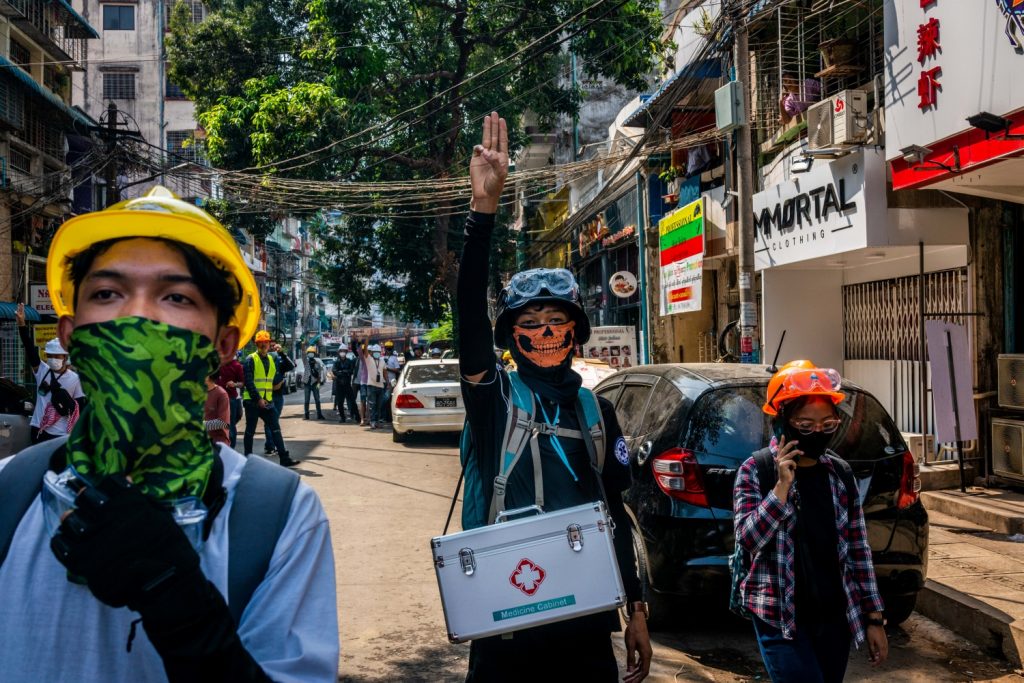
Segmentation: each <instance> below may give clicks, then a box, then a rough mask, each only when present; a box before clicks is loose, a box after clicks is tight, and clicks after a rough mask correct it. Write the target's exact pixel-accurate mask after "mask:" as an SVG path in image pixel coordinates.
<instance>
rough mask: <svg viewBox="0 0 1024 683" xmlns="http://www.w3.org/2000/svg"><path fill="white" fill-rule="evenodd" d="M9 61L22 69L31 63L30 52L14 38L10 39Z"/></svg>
mask: <svg viewBox="0 0 1024 683" xmlns="http://www.w3.org/2000/svg"><path fill="white" fill-rule="evenodd" d="M11 61H12V62H14V63H15V64H17V65H18V66H20V67H23V68H28V65H29V64H31V63H32V53H31V51H29V49H28V47H27V46H25V45H23V44H22V43H19V42H18V41H16V40H15V39H14V38H11Z"/></svg>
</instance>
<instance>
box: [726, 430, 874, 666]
mask: <svg viewBox="0 0 1024 683" xmlns="http://www.w3.org/2000/svg"><path fill="white" fill-rule="evenodd" d="M773 450H774V449H773ZM819 462H821V463H822V464H824V465H825V466H826V467H827V468H828V471H829V481H830V483H831V487H832V503H833V505H834V506H835V509H836V528H837V529H838V531H839V543H838V551H839V566H840V568H841V570H842V574H843V576H842V579H843V588H844V589H845V592H846V620H847V621H848V622H849V624H850V632H851V633H852V635H853V641H854V644H855V645H856V646H857V647H860V644H861V643H862V642H864V623H863V615H864V614H867V613H869V612H881V611H882V608H883V605H882V598H881V596H880V595H879V594H878V585H877V583H876V582H875V570H874V566H873V565H872V564H871V548H870V546H869V545H868V538H867V531H866V530H865V527H864V514H863V513H862V512H861V508H860V505H856V506H854V518H853V520H850V519H849V506H848V504H847V491H846V487H845V486H844V485H843V481H842V479H841V478H840V476H839V473H838V472H836V470H835V467H834V465H833V464H832V461H831V460H830V459H829V458H827V457H825V456H822V457H821V458H820V460H819ZM852 493H853V495H856V492H852ZM798 497H799V492H798V491H797V485H796V484H795V483H794V484H793V487H792V489H790V493H789V496H788V500H787V501H786V502H785V503H783V502H782V501H780V500H779V499H778V497H777V496H776V495H775V492H774V491H769V492H768V495H766V496H765V497H764V499H763V500H762V499H761V486H760V484H759V483H758V480H757V466H756V465H755V464H754V458H753V457H751V458H748V459H747V460H746V462H744V463H743V465H741V466H740V469H739V472H738V473H737V475H736V486H735V488H734V489H733V510H734V525H735V531H736V542H737V543H738V544H739V545H740V546H741V547H742V548H744V549H745V550H746V551H747V552H748V553H750V556H751V564H750V572H749V573H748V574H747V577H746V579H744V580H743V583H742V584H741V585H740V592H741V595H742V599H743V604H744V606H745V607H746V608H747V609H748V610H750V612H751V613H752V614H754V615H756V616H757V618H759V619H761V620H762V621H764V622H765V623H767V624H769V625H771V626H774V627H775V628H778V629H779V630H781V631H782V636H783V637H784V638H787V639H792V638H794V637H795V634H796V601H795V599H794V592H795V587H796V573H795V566H796V565H795V559H796V558H795V548H794V545H795V544H794V542H793V533H794V531H795V529H796V507H795V505H796V502H797V501H798Z"/></svg>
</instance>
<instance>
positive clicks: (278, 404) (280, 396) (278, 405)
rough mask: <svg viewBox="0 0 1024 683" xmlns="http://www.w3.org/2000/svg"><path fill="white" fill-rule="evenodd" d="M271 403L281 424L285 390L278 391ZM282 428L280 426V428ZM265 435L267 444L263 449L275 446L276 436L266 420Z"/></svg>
mask: <svg viewBox="0 0 1024 683" xmlns="http://www.w3.org/2000/svg"><path fill="white" fill-rule="evenodd" d="M270 405H272V406H273V407H274V414H275V415H277V423H278V425H280V424H281V411H282V410H284V392H276V393H275V394H274V400H273V401H271V402H270ZM278 429H280V427H279V428H278ZM263 436H264V438H265V444H264V446H263V450H267V447H268V446H269V447H271V448H275V449H276V446H275V445H274V437H273V434H272V432H271V429H270V425H269V424H267V422H266V421H264V422H263Z"/></svg>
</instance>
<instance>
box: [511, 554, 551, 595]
mask: <svg viewBox="0 0 1024 683" xmlns="http://www.w3.org/2000/svg"><path fill="white" fill-rule="evenodd" d="M545 576H547V572H545V571H544V570H543V569H541V568H540V567H538V566H537V565H536V564H534V563H533V562H532V561H531V560H528V559H526V558H523V559H521V560H519V564H517V565H516V568H515V570H514V571H513V572H512V575H511V576H509V577H508V580H509V583H511V584H512V585H513V586H515V587H516V588H518V589H519V590H521V591H523V592H524V593H526V594H527V595H533V594H534V593H536V592H537V589H539V588H540V585H541V584H542V583H543V582H544V577H545Z"/></svg>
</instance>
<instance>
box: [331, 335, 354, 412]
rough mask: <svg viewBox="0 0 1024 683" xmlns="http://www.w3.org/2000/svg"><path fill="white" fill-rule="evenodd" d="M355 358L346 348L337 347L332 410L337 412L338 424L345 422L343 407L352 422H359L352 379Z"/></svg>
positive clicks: (343, 346)
mask: <svg viewBox="0 0 1024 683" xmlns="http://www.w3.org/2000/svg"><path fill="white" fill-rule="evenodd" d="M356 369H357V368H356V357H355V354H353V353H352V352H351V351H349V349H348V346H347V345H345V344H342V345H341V346H340V347H338V360H336V361H335V362H334V409H335V410H337V411H338V422H345V421H346V418H345V406H346V404H347V405H348V412H349V414H350V415H351V416H352V421H353V422H358V421H359V408H357V407H356V392H355V385H354V384H353V378H354V376H355V373H356Z"/></svg>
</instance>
